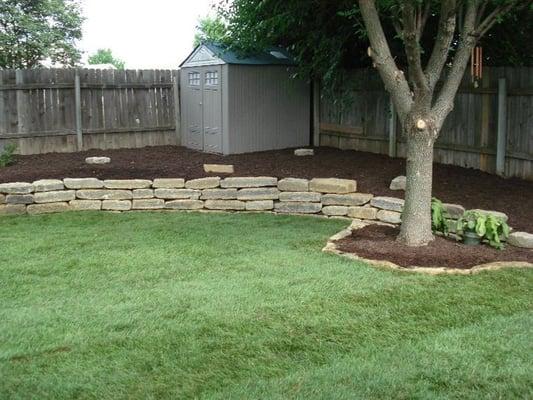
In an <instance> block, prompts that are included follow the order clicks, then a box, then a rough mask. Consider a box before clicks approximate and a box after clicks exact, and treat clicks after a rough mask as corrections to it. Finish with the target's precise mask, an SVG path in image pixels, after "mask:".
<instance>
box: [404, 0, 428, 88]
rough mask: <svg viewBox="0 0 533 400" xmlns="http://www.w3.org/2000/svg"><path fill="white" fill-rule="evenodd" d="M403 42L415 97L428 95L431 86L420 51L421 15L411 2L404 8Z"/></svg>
mask: <svg viewBox="0 0 533 400" xmlns="http://www.w3.org/2000/svg"><path fill="white" fill-rule="evenodd" d="M402 20H403V27H404V28H403V42H404V47H405V54H406V55H407V63H408V65H409V80H410V81H411V83H412V84H413V90H414V92H415V96H416V95H417V94H427V93H428V92H429V85H428V81H427V79H426V76H425V75H424V70H423V69H422V61H421V54H420V53H421V51H420V42H419V39H420V36H419V33H420V21H419V14H418V13H417V11H416V10H415V7H414V6H413V4H412V3H411V2H406V3H405V4H404V5H403V7H402Z"/></svg>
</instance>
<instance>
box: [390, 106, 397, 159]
mask: <svg viewBox="0 0 533 400" xmlns="http://www.w3.org/2000/svg"><path fill="white" fill-rule="evenodd" d="M396 154H397V152H396V110H395V108H394V103H393V101H392V98H390V99H389V157H396Z"/></svg>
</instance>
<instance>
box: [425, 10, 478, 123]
mask: <svg viewBox="0 0 533 400" xmlns="http://www.w3.org/2000/svg"><path fill="white" fill-rule="evenodd" d="M477 11H478V1H474V0H472V1H470V2H469V3H468V5H467V8H466V13H465V17H464V23H463V27H462V32H463V33H462V35H461V39H460V42H459V47H458V48H457V51H456V53H455V57H454V60H453V64H452V66H451V68H450V71H449V73H448V76H447V77H446V80H445V81H444V85H443V86H442V89H441V91H440V93H439V96H438V98H437V100H436V102H435V105H434V106H433V109H432V111H433V112H434V113H435V116H436V123H437V126H438V127H440V126H442V123H443V122H444V119H445V118H446V116H447V115H448V113H449V112H450V111H451V110H452V108H453V100H454V98H455V94H456V93H457V90H458V89H459V85H460V84H461V81H462V79H463V75H464V73H465V69H466V66H467V64H468V60H469V59H470V52H471V50H472V48H473V47H474V46H475V45H476V43H477V40H478V37H477V35H476V31H475V29H476V19H477Z"/></svg>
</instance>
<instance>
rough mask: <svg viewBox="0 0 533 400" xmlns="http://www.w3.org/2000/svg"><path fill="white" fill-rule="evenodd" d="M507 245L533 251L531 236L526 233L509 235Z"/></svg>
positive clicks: (532, 238)
mask: <svg viewBox="0 0 533 400" xmlns="http://www.w3.org/2000/svg"><path fill="white" fill-rule="evenodd" d="M507 243H509V244H510V245H512V246H516V247H523V248H526V249H533V234H531V233H527V232H513V233H511V234H510V235H509V239H507ZM532 259H533V256H532Z"/></svg>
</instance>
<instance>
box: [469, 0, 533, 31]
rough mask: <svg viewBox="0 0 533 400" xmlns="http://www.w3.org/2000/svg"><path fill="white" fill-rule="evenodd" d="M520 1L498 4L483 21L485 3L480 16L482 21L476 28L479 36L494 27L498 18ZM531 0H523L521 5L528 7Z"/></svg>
mask: <svg viewBox="0 0 533 400" xmlns="http://www.w3.org/2000/svg"><path fill="white" fill-rule="evenodd" d="M518 3H519V1H518V0H514V1H510V2H508V3H506V4H504V5H500V6H497V7H496V8H495V9H494V10H492V12H491V13H490V14H489V15H487V17H485V19H484V20H483V21H481V18H483V14H482V13H484V12H485V8H484V5H483V6H482V7H481V10H480V14H479V16H478V20H479V21H481V22H479V24H478V25H477V28H476V35H477V36H478V38H481V37H482V36H483V35H485V33H487V31H488V30H489V29H490V28H492V26H493V25H494V24H495V23H496V21H498V18H499V17H501V16H503V15H505V14H507V13H508V12H509V11H510V10H511V9H512V8H513V7H516V6H517V5H518ZM531 3H532V1H531V0H526V1H523V2H522V4H521V7H526V6H527V5H528V4H531Z"/></svg>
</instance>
